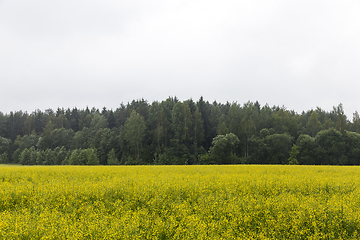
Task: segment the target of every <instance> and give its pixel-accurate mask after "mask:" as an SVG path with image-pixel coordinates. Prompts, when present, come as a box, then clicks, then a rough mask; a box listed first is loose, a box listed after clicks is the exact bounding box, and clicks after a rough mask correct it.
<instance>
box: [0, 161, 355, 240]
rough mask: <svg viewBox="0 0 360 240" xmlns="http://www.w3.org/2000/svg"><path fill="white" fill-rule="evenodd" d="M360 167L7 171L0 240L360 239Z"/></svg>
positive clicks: (1, 183)
mask: <svg viewBox="0 0 360 240" xmlns="http://www.w3.org/2000/svg"><path fill="white" fill-rule="evenodd" d="M359 185H360V167H334V166H332V167H330V166H269V165H266V166H265V165H264V166H260V165H257V166H255V165H251V166H249V165H236V166H231V165H228V166H134V167H130V166H126V167H123V166H122V167H105V166H103V167H99V166H96V167H85V166H82V167H80V166H78V167H75V166H56V167H45V166H34V167H22V166H6V165H3V166H1V167H0V199H1V201H0V239H359V238H360V236H359V235H360V233H359V230H360V211H359V209H360V190H359Z"/></svg>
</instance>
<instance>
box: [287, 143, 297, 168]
mask: <svg viewBox="0 0 360 240" xmlns="http://www.w3.org/2000/svg"><path fill="white" fill-rule="evenodd" d="M298 155H299V149H298V146H296V145H295V144H294V145H293V146H292V148H291V151H290V157H289V159H288V162H289V164H290V165H296V164H299V162H298V160H297V156H298Z"/></svg>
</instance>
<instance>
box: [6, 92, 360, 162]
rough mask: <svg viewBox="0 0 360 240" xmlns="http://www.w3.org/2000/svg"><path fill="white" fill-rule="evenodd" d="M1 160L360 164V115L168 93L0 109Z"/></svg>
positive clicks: (338, 110)
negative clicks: (158, 97)
mask: <svg viewBox="0 0 360 240" xmlns="http://www.w3.org/2000/svg"><path fill="white" fill-rule="evenodd" d="M0 163H11V164H23V165H170V164H171V165H184V164H301V165H359V164H360V116H359V114H358V112H355V113H354V114H353V118H352V120H348V119H347V117H346V115H345V114H344V109H343V105H342V104H341V103H340V104H339V105H338V106H334V107H333V109H332V110H331V111H330V112H327V111H324V110H323V109H321V108H320V107H317V108H316V109H311V110H308V111H306V112H305V111H303V112H302V113H296V112H295V111H293V110H287V109H286V107H284V106H283V107H279V106H273V107H271V106H269V105H268V104H266V105H264V106H261V105H260V103H259V102H258V101H256V102H250V101H249V102H247V103H244V104H242V105H241V104H238V103H237V102H233V103H229V102H226V103H224V104H223V103H218V102H216V101H214V102H213V103H210V102H208V101H205V100H204V99H203V97H201V98H200V99H199V100H198V101H196V102H195V101H194V100H192V99H189V100H186V101H180V100H178V99H177V98H176V97H169V98H168V99H166V100H163V101H161V102H159V101H154V102H152V103H149V102H148V101H146V100H144V99H140V100H133V101H132V102H131V103H130V102H129V103H127V104H123V103H122V104H120V106H119V107H118V108H117V109H116V110H112V109H110V110H109V109H107V108H106V107H104V108H103V109H100V110H99V109H96V108H92V109H89V108H88V107H87V108H86V109H77V108H73V109H70V108H68V109H64V108H58V109H57V110H56V111H54V110H52V109H47V110H45V111H41V110H35V111H34V112H32V113H27V112H22V111H16V112H10V113H7V114H3V113H1V112H0Z"/></svg>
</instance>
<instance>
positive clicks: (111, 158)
mask: <svg viewBox="0 0 360 240" xmlns="http://www.w3.org/2000/svg"><path fill="white" fill-rule="evenodd" d="M107 164H108V165H119V164H120V162H119V160H118V158H117V157H116V155H115V150H114V149H111V151H110V152H109V154H108V158H107Z"/></svg>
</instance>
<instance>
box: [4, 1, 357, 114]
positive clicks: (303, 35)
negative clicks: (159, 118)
mask: <svg viewBox="0 0 360 240" xmlns="http://www.w3.org/2000/svg"><path fill="white" fill-rule="evenodd" d="M359 89H360V1H355V0H354V1H353V0H342V1H340V0H339V1H332V0H323V1H320V0H311V1H310V0H301V1H296V0H294V1H288V0H284V1H281V0H279V1H272V0H251V1H247V0H233V1H232V0H222V1H214V0H121V1H119V0H76V1H70V0H61V1H49V0H32V1H28V0H0V111H2V112H4V113H8V112H10V111H18V110H23V111H27V112H29V113H30V112H32V111H34V110H35V109H41V110H45V109H47V108H52V109H54V110H56V109H57V108H58V107H64V108H73V107H78V108H85V107H86V106H89V107H90V108H91V107H93V106H95V107H96V108H102V107H104V106H106V107H107V108H109V109H110V108H112V109H114V110H115V109H116V108H117V107H119V105H120V103H121V102H124V103H127V102H128V101H132V100H133V99H141V98H144V99H146V100H148V101H149V102H150V103H151V102H152V101H154V100H158V101H162V100H165V99H166V98H167V97H169V96H177V97H178V98H179V99H180V100H182V101H183V100H186V99H189V98H192V99H193V100H194V101H197V100H198V99H199V98H200V96H203V97H204V99H205V100H208V101H210V102H213V101H214V100H217V101H218V102H222V103H225V102H226V101H229V102H233V101H237V102H238V103H240V104H243V103H245V102H247V101H249V100H250V101H253V102H255V101H256V100H258V101H259V102H260V104H262V105H265V104H266V103H268V104H269V105H271V106H273V105H279V106H282V105H284V106H285V107H287V109H289V110H295V111H296V112H299V113H300V112H301V111H303V110H305V111H306V110H310V109H312V108H313V109H315V108H316V107H317V106H319V107H321V108H323V109H324V110H326V111H330V110H331V109H332V106H337V105H338V104H339V103H340V102H342V103H343V105H344V109H345V112H346V114H347V116H348V118H350V119H352V114H353V112H354V111H356V110H357V111H359V112H360V94H359Z"/></svg>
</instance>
